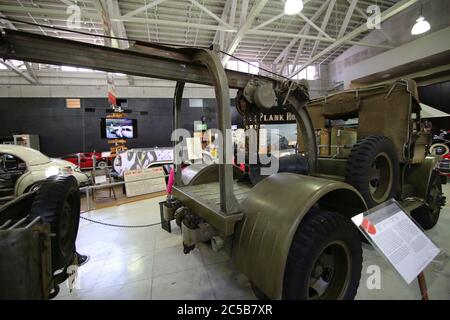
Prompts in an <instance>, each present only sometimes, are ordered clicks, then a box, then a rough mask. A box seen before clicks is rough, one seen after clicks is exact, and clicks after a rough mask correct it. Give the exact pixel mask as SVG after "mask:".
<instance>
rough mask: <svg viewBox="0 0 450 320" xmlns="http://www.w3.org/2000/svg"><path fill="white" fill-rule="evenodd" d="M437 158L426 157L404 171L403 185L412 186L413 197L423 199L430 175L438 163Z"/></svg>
mask: <svg viewBox="0 0 450 320" xmlns="http://www.w3.org/2000/svg"><path fill="white" fill-rule="evenodd" d="M439 159H440V157H439V156H431V155H430V156H427V157H426V158H425V160H424V161H423V162H422V163H420V164H416V165H413V166H412V167H411V168H409V169H407V170H406V175H405V183H406V184H411V185H412V186H414V195H415V196H416V197H418V198H422V199H425V198H426V196H427V191H428V190H427V189H428V184H429V183H430V179H431V174H432V173H433V170H435V169H436V167H437V165H438V163H439Z"/></svg>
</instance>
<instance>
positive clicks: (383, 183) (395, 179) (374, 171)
mask: <svg viewBox="0 0 450 320" xmlns="http://www.w3.org/2000/svg"><path fill="white" fill-rule="evenodd" d="M399 168H400V165H399V161H398V157H397V152H396V150H395V146H394V144H393V143H392V141H391V140H389V139H388V138H386V137H384V136H377V135H371V136H368V137H366V138H364V139H362V140H360V141H359V142H358V143H357V144H355V145H354V146H353V148H352V151H351V153H350V156H349V158H348V162H347V167H346V176H345V180H346V182H347V183H349V184H351V185H352V186H353V187H355V189H356V190H358V191H359V192H360V193H361V195H362V196H363V198H364V200H365V201H366V204H367V206H368V207H369V208H372V207H375V206H376V205H379V204H380V203H383V202H385V201H386V200H389V199H391V198H394V197H395V195H396V193H397V189H398V185H399Z"/></svg>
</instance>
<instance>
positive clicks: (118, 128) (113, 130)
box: [101, 118, 137, 139]
mask: <svg viewBox="0 0 450 320" xmlns="http://www.w3.org/2000/svg"><path fill="white" fill-rule="evenodd" d="M101 124H102V125H101V127H102V132H101V133H102V138H103V139H134V138H137V120H136V119H126V118H122V119H109V118H102V122H101Z"/></svg>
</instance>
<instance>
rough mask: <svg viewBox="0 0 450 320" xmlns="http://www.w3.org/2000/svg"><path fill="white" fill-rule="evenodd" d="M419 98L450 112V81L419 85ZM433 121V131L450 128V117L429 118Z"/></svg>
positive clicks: (431, 105)
mask: <svg viewBox="0 0 450 320" xmlns="http://www.w3.org/2000/svg"><path fill="white" fill-rule="evenodd" d="M419 98H420V101H421V102H422V103H425V104H426V105H429V106H430V107H433V108H436V109H438V110H441V111H443V112H446V113H449V114H450V81H447V82H443V83H438V84H433V85H429V86H425V87H419ZM428 120H429V121H431V122H432V123H433V133H434V134H439V130H440V129H444V130H450V117H443V118H432V119H428Z"/></svg>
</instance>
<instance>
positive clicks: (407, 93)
mask: <svg viewBox="0 0 450 320" xmlns="http://www.w3.org/2000/svg"><path fill="white" fill-rule="evenodd" d="M307 109H308V113H309V114H310V116H311V120H312V122H313V125H314V127H315V129H316V132H324V131H325V132H328V133H329V134H331V135H332V137H331V138H330V139H326V141H328V142H329V143H327V144H326V145H321V147H322V149H321V150H322V151H323V150H324V148H329V149H328V150H326V152H322V153H321V155H319V158H318V170H317V171H318V172H319V173H320V175H321V176H323V177H327V178H330V179H336V180H339V181H345V182H346V183H348V184H350V185H352V186H353V187H354V188H355V189H357V190H358V191H359V192H360V194H361V195H362V196H363V198H364V200H365V202H366V204H367V205H368V206H369V207H373V206H375V205H378V204H380V203H382V202H384V201H386V200H388V199H391V198H395V199H397V200H398V201H407V200H408V199H412V198H415V199H420V200H421V201H422V205H420V206H419V207H417V208H414V207H410V209H411V215H412V216H413V217H414V218H415V219H416V221H417V222H418V223H419V224H420V225H421V226H422V227H423V228H424V229H426V230H428V229H431V228H432V227H434V226H435V224H436V223H437V222H438V219H439V214H440V210H441V207H442V206H443V205H444V201H445V198H444V197H443V195H442V186H441V184H442V183H446V180H443V179H441V177H440V176H439V172H438V168H437V166H438V162H439V160H440V157H438V156H434V155H432V154H430V150H429V148H430V145H431V141H432V140H431V134H430V133H429V132H428V131H427V130H425V129H424V128H423V126H422V125H421V124H422V121H421V117H420V111H421V108H420V102H419V97H418V91H417V85H416V83H415V82H414V81H412V80H399V81H395V82H393V83H387V84H384V85H377V86H371V87H365V88H358V89H352V90H346V91H343V92H339V93H336V94H333V95H329V96H327V97H321V98H318V99H314V100H312V101H310V102H309V103H308V107H307ZM345 123H347V124H348V125H344V126H342V124H345ZM333 124H335V125H333ZM327 127H328V128H327ZM330 129H331V130H330ZM349 133H350V135H349ZM333 138H334V139H333ZM333 140H334V141H333ZM333 143H334V144H333ZM319 149H320V148H319ZM324 154H326V155H324ZM418 204H419V203H415V205H418Z"/></svg>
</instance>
